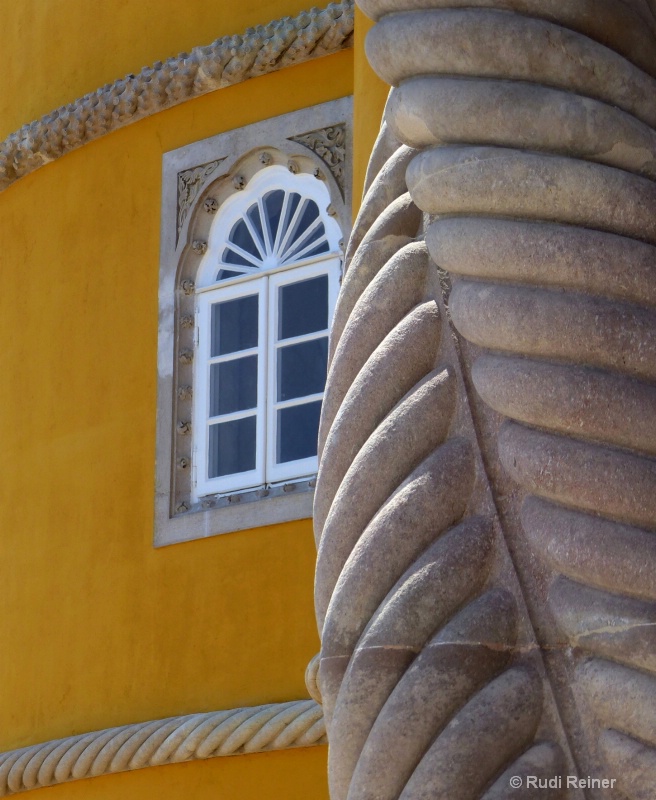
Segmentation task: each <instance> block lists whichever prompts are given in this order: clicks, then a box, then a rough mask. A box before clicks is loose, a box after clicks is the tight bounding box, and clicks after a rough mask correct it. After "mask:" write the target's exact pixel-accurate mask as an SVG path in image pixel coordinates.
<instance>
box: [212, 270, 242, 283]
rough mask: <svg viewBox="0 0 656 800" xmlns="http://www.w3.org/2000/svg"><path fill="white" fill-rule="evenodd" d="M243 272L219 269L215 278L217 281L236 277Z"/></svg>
mask: <svg viewBox="0 0 656 800" xmlns="http://www.w3.org/2000/svg"><path fill="white" fill-rule="evenodd" d="M243 274H244V273H243V272H235V271H234V270H232V269H220V270H219V274H218V275H217V276H216V279H217V281H227V280H228V278H237V277H238V276H239V275H243Z"/></svg>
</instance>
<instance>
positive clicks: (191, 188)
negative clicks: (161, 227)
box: [175, 158, 225, 243]
mask: <svg viewBox="0 0 656 800" xmlns="http://www.w3.org/2000/svg"><path fill="white" fill-rule="evenodd" d="M222 161H225V159H224V158H218V159H216V160H215V161H208V162H207V164H199V165H198V166H197V167H192V168H191V169H185V170H183V171H182V172H178V228H177V232H176V238H175V241H176V243H177V241H178V238H179V236H180V231H181V230H182V226H183V225H184V221H185V220H186V219H187V214H188V213H189V211H190V210H191V207H192V206H193V204H194V202H195V200H196V197H198V192H199V191H200V188H201V186H202V185H203V183H204V182H205V180H206V179H207V178H209V177H210V175H212V173H213V172H214V171H215V170H216V168H217V167H218V166H219V164H220V163H221V162H222ZM211 200H212V198H208V199H207V200H206V201H205V204H204V208H205V210H206V211H208V213H213V210H212V208H213V207H212V205H211V203H209V206H208V202H209V201H211ZM214 202H215V203H216V200H214ZM217 208H218V204H217ZM215 210H216V209H214V211H215Z"/></svg>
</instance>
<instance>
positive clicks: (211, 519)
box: [153, 97, 353, 547]
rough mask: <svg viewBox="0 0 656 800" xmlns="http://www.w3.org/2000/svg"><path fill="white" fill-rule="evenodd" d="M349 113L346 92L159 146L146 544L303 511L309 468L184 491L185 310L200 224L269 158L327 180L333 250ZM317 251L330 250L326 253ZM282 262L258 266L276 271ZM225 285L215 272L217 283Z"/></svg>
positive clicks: (191, 394)
mask: <svg viewBox="0 0 656 800" xmlns="http://www.w3.org/2000/svg"><path fill="white" fill-rule="evenodd" d="M352 113H353V98H352V97H343V98H340V99H339V100H332V101H330V102H328V103H322V104H320V105H316V106H311V107H307V108H303V109H300V110H298V111H293V112H291V113H289V114H284V115H282V116H280V117H272V118H268V119H265V120H260V121H258V122H256V123H254V124H252V125H247V126H246V127H243V128H238V129H234V130H229V131H225V132H222V133H218V134H216V135H215V136H212V137H211V138H209V139H204V140H202V141H198V142H193V143H190V144H186V145H184V146H182V147H180V148H178V149H176V150H172V151H170V152H168V153H165V154H164V157H163V161H162V213H161V240H160V283H159V325H158V357H157V426H156V466H155V513H154V542H153V543H154V546H155V547H162V546H166V545H171V544H176V543H180V542H190V541H192V540H195V539H198V538H204V537H208V536H215V535H217V534H224V533H231V532H233V531H245V530H249V529H252V528H259V527H261V526H268V525H274V524H279V523H283V522H288V521H291V520H300V519H307V518H310V517H311V516H312V496H313V487H314V475H312V476H309V477H308V478H307V479H304V480H300V481H297V480H294V479H291V480H288V481H281V482H279V483H276V484H275V485H267V486H266V487H265V488H261V487H256V488H252V489H247V490H245V491H240V490H239V489H236V490H235V491H234V492H226V493H224V494H215V495H211V494H210V495H207V496H203V497H201V498H200V499H198V501H195V500H194V499H193V496H192V495H193V492H192V485H193V462H194V458H193V444H194V430H193V420H194V418H197V415H195V413H194V407H195V403H196V401H197V386H196V385H195V380H196V379H195V370H196V366H197V365H196V363H195V359H196V356H197V355H198V350H197V347H196V343H195V341H194V336H195V332H196V324H195V309H196V304H197V301H198V296H199V289H200V290H202V288H203V287H202V285H201V284H202V275H201V270H200V266H201V263H202V262H203V257H204V255H203V254H204V251H205V248H206V247H207V245H208V244H209V245H210V247H211V242H210V232H211V229H212V224H213V222H214V221H216V220H217V213H218V211H219V210H220V209H224V208H226V207H227V204H228V203H230V202H231V201H232V199H233V198H234V197H235V196H238V195H240V194H242V191H241V190H242V189H246V190H248V188H249V187H250V186H251V185H252V181H253V180H254V179H256V178H257V176H258V174H259V173H261V172H262V170H263V169H264V168H265V167H268V166H273V165H278V166H280V167H283V168H284V169H285V170H288V171H289V172H290V173H292V174H294V175H298V176H305V177H306V178H307V179H308V180H311V181H315V180H316V181H317V182H318V183H323V184H324V185H325V186H326V188H328V190H329V194H330V198H331V208H330V210H329V212H328V213H329V214H330V216H331V218H334V220H335V221H336V223H337V224H338V226H339V229H340V239H342V240H343V241H338V242H337V246H336V248H335V253H338V254H340V255H341V252H342V250H343V244H344V241H346V240H347V239H348V234H349V230H350V226H351V213H350V209H351V181H352V151H353V144H352V123H351V119H352ZM340 137H341V138H340ZM333 215H334V216H333ZM321 255H326V256H330V252H328V253H326V254H321ZM314 261H315V259H308V260H307V261H306V262H305V263H308V264H309V263H314ZM287 266H288V265H283V266H282V267H280V268H277V269H272V270H268V272H267V274H268V275H272V274H274V273H275V272H278V271H284V270H286V269H287ZM298 266H301V263H299V264H298ZM293 267H296V265H295V264H294V265H293ZM255 272H257V271H255ZM215 279H216V274H214V275H211V279H210V280H209V282H208V285H207V288H208V289H209V288H210V284H214V287H216V286H217V284H216V282H215ZM247 279H248V276H247V275H243V276H240V277H239V278H237V277H236V278H235V279H234V283H235V284H236V283H239V282H240V281H241V280H247ZM232 281H233V279H231V282H232ZM229 285H230V284H229V282H228V281H221V288H223V287H225V288H227V287H228V286H229Z"/></svg>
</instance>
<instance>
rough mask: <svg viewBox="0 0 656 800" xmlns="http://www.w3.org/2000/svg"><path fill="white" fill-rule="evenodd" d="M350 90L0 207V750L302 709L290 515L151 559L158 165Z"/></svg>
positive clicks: (311, 77) (208, 112)
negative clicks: (162, 724) (120, 728)
mask: <svg viewBox="0 0 656 800" xmlns="http://www.w3.org/2000/svg"><path fill="white" fill-rule="evenodd" d="M203 7H205V4H204V5H203ZM351 91H352V53H351V52H343V53H340V54H337V55H334V56H330V57H328V58H324V59H319V60H317V61H314V62H310V63H307V64H304V65H300V66H297V67H294V68H290V69H287V70H284V71H281V72H278V73H274V74H272V75H269V76H265V77H261V78H257V79H255V80H251V81H247V82H245V83H243V84H240V85H238V86H234V87H231V88H229V89H225V90H220V91H217V92H214V93H212V94H210V95H206V96H204V97H202V98H198V99H196V100H193V101H190V102H188V103H185V104H183V105H181V106H178V107H176V108H174V109H171V110H169V111H166V112H163V113H160V114H157V115H154V116H152V117H150V118H148V119H146V120H143V121H141V122H139V123H136V124H133V125H131V126H128V127H127V128H124V129H122V130H120V131H117V132H115V133H113V134H111V135H109V136H106V137H104V138H102V139H99V140H97V141H95V142H93V143H91V144H89V145H87V146H85V147H83V148H81V149H79V150H77V151H75V152H73V153H71V154H69V155H67V156H65V157H64V158H62V159H59V160H57V161H55V162H53V163H52V164H50V165H48V166H46V167H44V168H43V169H40V170H38V171H37V172H35V173H33V174H31V175H29V176H28V177H27V178H25V179H23V180H21V181H19V182H18V183H16V184H15V185H13V186H12V187H10V188H9V189H8V190H6V191H5V192H3V193H0V220H1V225H0V254H1V255H0V257H1V258H2V269H3V273H2V274H3V277H4V285H3V290H2V292H0V330H1V336H2V341H3V342H4V347H3V349H2V351H1V353H0V358H1V363H2V376H3V380H2V381H1V382H0V409H1V410H2V414H1V415H0V441H1V442H2V449H3V468H2V481H1V486H2V489H1V491H2V504H1V506H0V530H2V536H1V537H0V643H1V644H2V648H1V650H0V751H2V750H6V749H10V748H13V747H20V746H23V745H27V744H31V743H34V742H38V741H44V740H47V739H50V738H54V737H61V736H67V735H71V734H76V733H80V732H84V731H89V730H95V729H100V728H105V727H108V726H113V725H119V724H123V723H127V722H136V721H142V720H148V719H154V718H158V717H166V716H171V715H175V714H182V713H189V712H193V711H205V710H213V709H221V708H232V707H236V706H240V705H253V704H259V703H263V702H273V701H283V700H290V699H295V698H300V697H305V696H307V694H306V690H305V686H304V680H303V673H304V669H305V665H306V663H307V661H308V659H309V658H311V657H312V656H313V655H314V653H315V652H316V651H317V649H318V639H317V634H316V629H315V623H314V614H313V608H312V581H313V571H314V559H315V550H314V543H313V540H312V536H311V531H310V522H309V521H305V522H298V523H293V524H287V525H279V526H275V527H270V528H265V529H260V530H257V531H252V532H242V533H235V534H228V535H223V536H218V537H213V538H210V539H207V540H199V541H193V542H190V543H185V544H181V545H175V546H171V547H166V548H162V549H159V550H155V549H153V547H152V536H153V491H154V453H155V410H156V350H157V286H158V269H159V236H160V233H159V231H160V196H161V169H162V153H163V152H165V151H168V150H171V149H174V148H177V147H180V146H181V145H184V144H186V143H189V142H193V141H197V140H199V139H203V138H205V137H208V136H210V135H213V134H216V133H219V132H221V131H225V130H229V129H232V128H236V127H239V126H242V125H246V124H248V123H251V122H255V121H257V120H260V119H265V118H267V117H270V116H275V115H277V114H282V113H286V112H289V111H293V110H296V109H299V108H303V107H306V106H308V105H312V104H315V103H320V102H325V101H328V100H331V99H335V98H337V97H340V96H344V95H347V94H350V93H351ZM217 769H218V768H217ZM71 796H72V795H71ZM99 796H100V795H99ZM104 796H107V795H104ZM121 796H123V795H121ZM142 796H145V795H142ZM153 796H156V795H153ZM173 796H176V797H177V796H180V797H182V796H183V794H180V795H171V797H173ZM194 796H198V797H200V796H201V795H194Z"/></svg>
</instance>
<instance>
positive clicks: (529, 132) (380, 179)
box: [314, 0, 656, 800]
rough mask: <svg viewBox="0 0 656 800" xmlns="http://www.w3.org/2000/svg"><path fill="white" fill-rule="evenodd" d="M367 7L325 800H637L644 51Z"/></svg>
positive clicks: (604, 24) (652, 466) (343, 332)
mask: <svg viewBox="0 0 656 800" xmlns="http://www.w3.org/2000/svg"><path fill="white" fill-rule="evenodd" d="M358 2H359V4H360V5H361V7H362V8H363V10H364V11H365V12H366V13H367V14H368V15H369V16H371V17H372V18H374V19H375V20H376V25H374V27H373V28H372V29H371V30H370V32H369V34H368V37H367V56H368V58H369V61H370V63H371V65H372V67H373V69H374V70H375V71H376V73H377V74H378V76H379V77H381V78H382V79H384V80H385V81H386V82H387V83H389V84H391V85H392V86H393V87H394V88H393V89H392V91H391V94H390V96H389V99H388V102H387V106H386V111H385V118H384V122H383V127H382V130H381V134H380V136H379V138H378V140H377V143H376V146H375V148H374V152H373V154H372V157H371V161H370V168H369V171H368V179H367V184H368V189H367V193H366V195H365V198H364V200H363V203H362V207H361V210H360V213H359V215H358V218H357V219H356V222H355V225H354V229H353V233H352V235H351V241H350V242H349V245H348V248H347V255H346V262H347V263H346V273H345V278H344V281H343V284H342V289H341V293H340V297H339V300H338V303H337V307H336V310H335V321H334V323H333V332H332V336H331V354H330V357H331V365H330V370H329V374H328V381H327V384H326V392H325V396H324V401H323V408H322V419H321V424H320V436H319V446H320V458H321V461H320V468H319V474H318V477H317V489H316V494H315V507H314V524H315V534H316V538H317V544H318V560H317V572H316V583H315V606H316V612H317V621H318V624H319V629H320V631H321V640H322V643H321V654H320V663H319V670H318V686H319V689H320V693H321V699H322V703H323V707H324V714H325V718H326V725H327V729H328V738H329V741H330V750H329V756H328V758H329V781H330V789H331V797H332V800H374V798H376V800H383V798H384V799H385V800H426V798H431V800H432V799H433V798H435V800H438V798H439V800H446V799H447V798H448V800H455V798H458V800H500V799H501V798H507V797H510V796H513V797H515V796H516V797H522V798H526V800H528V798H531V800H532V798H534V797H536V798H537V797H538V795H539V796H540V798H542V797H544V798H549V800H565V798H566V799H567V800H581V798H582V797H583V796H585V797H586V798H590V800H607V799H608V798H610V799H611V800H628V798H631V800H653V798H654V785H655V784H656V625H655V624H654V620H655V619H656V573H655V572H654V570H653V563H654V561H655V560H656V537H655V536H654V530H655V529H656V458H655V456H656V390H655V388H654V381H655V379H656V344H655V343H656V335H655V332H656V288H655V284H654V280H653V268H654V264H656V185H655V184H654V178H655V177H656V111H655V110H654V106H653V104H652V103H651V102H645V98H646V97H653V95H654V77H653V76H655V75H656V48H654V34H653V30H651V29H649V27H648V26H646V25H645V24H644V20H645V17H644V10H641V11H640V12H638V11H637V7H638V4H637V3H635V4H634V3H626V4H624V3H623V4H614V3H609V4H601V3H600V4H598V6H599V13H598V14H595V15H594V16H591V15H589V14H588V13H587V10H584V6H585V4H583V3H578V2H574V1H573V2H566V3H562V4H558V6H555V5H554V4H552V3H550V2H548V0H526V2H522V3H521V4H520V3H515V2H507V0H486V2H485V3H482V4H478V5H479V6H485V7H484V8H483V7H466V8H460V7H459V8H457V9H456V8H453V7H451V6H453V5H458V6H460V5H461V4H460V3H458V4H456V3H452V2H450V1H449V0H433V3H432V5H433V6H434V7H433V8H429V7H428V6H430V5H431V3H430V2H427V0H358ZM463 5H464V4H463ZM520 5H521V7H522V10H523V11H527V12H528V11H529V10H530V13H526V14H524V13H514V12H509V8H508V7H509V6H510V7H512V8H515V7H518V6H520ZM395 11H403V12H412V13H393V12H395ZM499 11H504V13H499ZM490 42H492V43H493V46H491V47H490V46H489V43H490ZM520 54H521V58H518V55H520ZM572 65H576V66H572ZM584 65H585V66H584ZM491 73H493V74H494V76H495V79H494V80H493V79H491V78H490V75H491ZM602 75H603V76H604V77H603V78H602V77H601V76H602ZM392 132H393V133H392ZM618 145H621V146H618ZM638 152H639V153H640V155H639V156H638V155H637V153H638ZM545 187H548V191H545ZM427 220H429V221H427ZM418 235H422V238H423V240H424V241H423V242H420V241H417V236H418ZM428 255H430V259H431V261H430V264H432V265H439V267H440V268H441V269H442V270H443V273H444V274H445V275H447V276H448V284H449V286H451V287H452V288H451V291H450V293H449V295H448V299H447V300H445V297H444V296H442V292H441V291H440V288H439V287H440V284H439V282H438V275H437V274H436V271H435V269H434V266H429V261H428V259H427V256H428ZM445 303H448V309H447V308H446V307H445ZM576 773H579V775H580V776H581V778H582V780H581V781H580V782H577V785H576V786H572V785H571V783H570V782H569V780H568V781H566V780H565V779H564V778H563V776H565V775H567V776H568V777H569V776H573V775H575V774H576ZM529 776H530V777H531V778H532V779H533V780H538V779H540V780H541V781H542V786H543V787H544V788H543V789H540V787H535V788H536V789H538V791H532V787H531V784H530V783H529V782H528V778H529ZM583 776H591V777H590V779H589V780H591V781H596V783H591V782H589V780H588V779H587V778H583ZM559 778H560V780H559ZM548 780H551V781H553V783H549V784H547V781H548ZM602 780H605V781H606V782H605V783H603V785H602V784H601V781H602ZM611 781H612V783H611ZM554 784H556V785H554ZM533 786H535V784H533ZM517 787H519V788H517ZM515 789H516V790H517V794H515ZM582 790H585V794H583V793H582ZM597 790H599V791H597Z"/></svg>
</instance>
